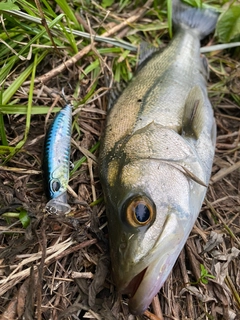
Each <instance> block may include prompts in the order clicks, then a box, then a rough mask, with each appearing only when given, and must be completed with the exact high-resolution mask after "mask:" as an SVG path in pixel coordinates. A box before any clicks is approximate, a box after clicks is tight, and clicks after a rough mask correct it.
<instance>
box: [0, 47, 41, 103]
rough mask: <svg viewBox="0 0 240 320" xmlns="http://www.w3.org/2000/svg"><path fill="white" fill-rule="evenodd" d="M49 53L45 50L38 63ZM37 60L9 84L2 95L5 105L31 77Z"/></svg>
mask: <svg viewBox="0 0 240 320" xmlns="http://www.w3.org/2000/svg"><path fill="white" fill-rule="evenodd" d="M46 55H47V51H45V52H43V53H42V54H41V56H39V57H38V61H37V64H39V63H40V62H41V61H42V60H43V59H44V58H45V57H46ZM34 65H35V62H33V63H32V64H31V65H30V66H28V67H27V69H25V70H24V71H23V72H22V74H20V76H19V77H18V78H17V79H16V80H15V81H14V82H12V84H11V86H9V87H8V88H7V89H6V90H5V91H4V93H3V96H2V104H3V105H5V104H7V103H8V101H9V100H10V99H11V98H12V96H13V95H14V94H15V92H16V91H17V90H18V89H19V87H20V86H21V85H22V84H23V82H24V81H25V80H26V79H27V78H28V77H29V75H30V74H31V73H32V72H33V69H34Z"/></svg>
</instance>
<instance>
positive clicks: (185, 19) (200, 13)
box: [172, 0, 218, 39]
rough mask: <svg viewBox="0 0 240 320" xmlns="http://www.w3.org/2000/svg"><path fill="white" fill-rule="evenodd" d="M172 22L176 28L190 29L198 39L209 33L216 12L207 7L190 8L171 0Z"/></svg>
mask: <svg viewBox="0 0 240 320" xmlns="http://www.w3.org/2000/svg"><path fill="white" fill-rule="evenodd" d="M172 5H173V24H174V25H175V27H176V28H179V27H180V28H183V29H191V30H192V31H193V32H195V33H196V34H197V36H198V37H199V38H200V39H203V38H204V37H206V36H207V35H208V34H209V33H211V32H212V31H213V30H214V29H215V26H216V23H217V19H218V13H217V12H215V11H212V10H209V9H203V10H201V9H197V8H191V7H188V6H186V5H184V4H182V3H181V2H180V1H179V0H173V2H172Z"/></svg>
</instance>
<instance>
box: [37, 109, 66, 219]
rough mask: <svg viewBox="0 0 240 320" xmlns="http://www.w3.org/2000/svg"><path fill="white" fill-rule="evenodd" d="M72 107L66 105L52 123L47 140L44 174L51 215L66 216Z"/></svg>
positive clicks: (48, 208) (47, 207) (48, 207)
mask: <svg viewBox="0 0 240 320" xmlns="http://www.w3.org/2000/svg"><path fill="white" fill-rule="evenodd" d="M71 127H72V106H71V105H66V106H65V107H64V108H63V109H62V110H61V111H60V112H59V113H57V115H56V116H55V118H54V120H53V122H52V123H51V125H50V127H49V129H48V131H47V134H46V138H45V143H44V155H43V172H44V180H45V186H46V195H47V197H48V199H49V200H50V201H49V202H48V203H47V206H46V209H47V211H49V212H50V213H56V214H60V213H62V214H66V213H68V212H69V211H70V209H71V208H70V206H69V205H68V203H67V186H68V181H69V164H70V150H71Z"/></svg>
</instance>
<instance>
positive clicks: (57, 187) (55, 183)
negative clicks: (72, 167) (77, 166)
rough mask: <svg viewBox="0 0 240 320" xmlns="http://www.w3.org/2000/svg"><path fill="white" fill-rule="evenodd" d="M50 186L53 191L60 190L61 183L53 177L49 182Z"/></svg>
mask: <svg viewBox="0 0 240 320" xmlns="http://www.w3.org/2000/svg"><path fill="white" fill-rule="evenodd" d="M50 188H51V190H52V191H53V192H57V191H59V190H60V188H61V183H60V182H59V180H57V179H55V180H52V181H51V182H50Z"/></svg>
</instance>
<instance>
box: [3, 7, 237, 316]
mask: <svg viewBox="0 0 240 320" xmlns="http://www.w3.org/2000/svg"><path fill="white" fill-rule="evenodd" d="M141 14H142V12H139V11H136V12H134V15H136V16H137V18H136V19H138V21H140V22H141V21H142V20H141V19H143V18H141ZM134 15H128V17H129V16H134ZM121 18H122V17H121ZM119 21H120V23H121V22H122V19H120V18H119ZM85 22H86V24H88V22H89V21H88V20H86V21H85ZM123 27H124V28H123ZM128 30H129V28H128V27H127V28H126V25H122V28H119V29H118V30H115V31H114V33H112V34H114V36H117V35H118V36H124V34H126V33H127V32H128ZM96 46H98V47H99V46H101V45H99V44H98V45H96V44H95V43H91V44H90V45H89V48H86V47H85V48H84V49H83V50H82V51H80V53H78V54H77V55H78V58H79V57H80V58H81V61H80V63H79V62H77V61H78V60H79V59H80V58H79V59H76V60H74V63H72V60H71V62H68V61H69V59H66V61H64V63H58V55H57V54H53V55H49V56H48V57H47V59H45V60H44V61H43V62H42V64H41V69H40V68H39V71H38V72H39V75H38V78H37V79H36V81H35V88H34V96H33V99H34V104H35V105H45V106H49V107H50V106H52V107H54V106H55V105H59V103H60V104H63V101H61V98H60V96H59V95H58V94H56V92H61V90H62V87H64V88H65V95H66V98H67V99H69V100H78V101H81V99H83V98H84V97H85V96H86V95H87V93H88V92H89V90H90V89H91V88H92V87H94V85H95V82H96V78H94V77H93V73H90V74H89V75H88V76H85V77H84V79H83V80H82V81H81V86H80V87H78V90H77V91H76V90H75V84H76V83H78V80H79V75H82V74H83V69H84V68H85V67H86V65H88V64H90V63H91V62H92V61H93V58H92V56H91V55H89V56H86V54H87V52H90V50H91V52H95V53H96V52H97V47H96ZM113 57H114V54H109V55H106V56H104V58H102V57H101V58H100V69H99V72H98V74H97V75H96V77H97V79H98V83H97V87H96V89H95V93H94V95H93V96H92V98H91V99H90V100H88V101H87V103H82V104H79V106H78V107H77V108H76V109H75V111H74V123H73V134H72V151H71V160H72V161H73V162H75V163H79V167H77V168H75V169H74V171H75V172H74V173H73V174H72V175H71V179H70V183H69V198H70V199H69V203H70V204H71V206H72V212H71V215H70V216H69V217H52V216H47V215H46V214H45V212H44V206H45V204H46V202H47V200H46V197H45V195H44V189H43V185H42V176H41V157H42V147H43V139H44V135H45V128H46V124H47V123H46V122H47V119H48V117H47V119H46V117H45V116H43V115H34V116H32V118H31V126H30V133H29V135H28V139H27V142H26V144H25V145H24V148H23V149H22V150H21V152H19V153H17V154H16V155H15V156H14V157H13V158H12V159H11V161H9V162H8V164H7V165H8V166H7V167H2V166H0V203H1V205H0V213H1V215H3V214H4V213H5V214H6V213H9V212H17V210H16V209H17V208H19V207H23V208H24V209H26V210H27V212H28V214H29V216H30V217H31V223H30V225H29V226H28V227H27V229H24V228H23V227H22V225H21V222H20V220H18V219H14V218H6V217H5V218H4V217H1V218H0V219H1V220H0V313H1V316H0V319H1V320H14V319H38V320H40V319H47V320H50V319H54V320H55V319H129V320H130V319H131V320H133V319H155V320H157V319H166V320H168V319H189V320H190V319H191V320H192V319H193V320H195V319H199V320H200V319H211V320H213V319H214V320H215V319H216V320H218V319H225V320H227V319H229V320H233V319H235V320H237V319H238V320H239V319H240V297H239V292H240V263H239V252H240V251H239V250H240V227H239V226H240V216H239V212H240V197H239V192H240V131H239V127H240V126H239V124H240V122H239V119H240V107H239V96H238V100H236V99H237V95H238V94H239V92H240V85H239V81H240V80H239V79H240V77H239V70H240V69H236V68H235V66H236V63H237V62H236V61H235V60H234V59H233V58H231V57H230V56H229V55H228V54H226V53H224V52H220V53H218V55H212V56H211V57H210V63H211V69H212V72H211V81H210V84H209V93H210V97H211V101H212V104H213V106H214V109H215V115H216V120H217V126H218V138H217V146H216V155H215V159H214V165H213V170H212V179H211V183H210V186H209V189H208V193H207V196H206V199H205V201H204V205H203V207H202V211H201V213H200V215H199V218H198V220H197V222H196V224H195V226H194V228H193V231H192V233H191V235H190V237H189V239H188V241H187V243H186V245H185V247H184V249H183V251H182V253H181V254H180V256H179V259H178V260H177V262H176V264H175V267H174V269H173V270H172V273H171V274H170V276H169V278H168V280H167V281H166V283H165V284H164V286H163V288H162V289H161V291H160V292H159V295H158V296H157V297H156V298H155V299H154V301H153V303H152V305H151V306H150V309H149V311H148V312H146V313H145V315H143V316H138V317H135V316H132V315H130V314H129V312H128V307H127V298H126V297H120V296H119V295H118V294H117V293H116V291H115V287H114V284H113V282H112V279H111V274H110V259H109V250H108V231H107V220H106V216H105V208H104V203H103V201H102V200H101V199H102V189H101V186H100V183H99V179H98V166H97V156H98V153H97V152H98V150H97V146H98V141H99V138H100V137H101V134H102V131H103V128H104V122H105V121H104V120H105V117H106V109H107V108H106V105H107V93H108V83H107V81H106V78H105V75H106V74H107V75H109V74H110V73H111V69H112V67H113ZM71 59H72V58H71ZM219 61H222V63H223V64H222V66H223V69H221V70H218V65H219ZM26 65H27V63H25V64H24V63H23V64H22V67H21V68H22V69H24V68H25V66H26ZM59 65H61V67H60V68H59V67H58V68H55V67H56V66H59ZM238 65H239V64H238ZM21 68H17V69H16V71H15V73H13V74H12V75H11V77H9V78H8V81H7V82H6V83H5V86H9V85H11V81H13V80H14V78H15V76H16V75H17V74H19V73H20V72H21V70H22V69H21ZM129 68H130V66H129ZM39 80H41V82H39ZM72 88H74V89H72ZM28 90H29V82H25V83H24V84H23V85H22V86H21V88H20V90H18V92H17V93H16V94H15V96H14V98H15V99H20V100H21V101H22V102H24V101H27V95H28ZM76 96H77V98H76ZM74 97H75V98H74ZM234 97H235V98H236V99H235V100H234ZM48 116H49V118H51V119H52V117H53V116H52V115H50V114H49V115H48ZM4 121H5V130H6V133H7V139H8V141H9V145H12V146H14V145H16V144H17V143H18V142H19V141H20V140H21V139H22V137H23V136H24V132H25V116H23V115H8V116H5V118H4ZM91 148H93V149H92V150H94V151H92V152H90V151H89V150H91ZM95 149H96V150H95ZM201 264H202V265H204V269H205V270H207V272H208V274H209V275H213V276H214V278H211V277H208V276H204V274H203V273H202V274H201V269H200V265H201ZM206 282H207V283H206Z"/></svg>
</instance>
